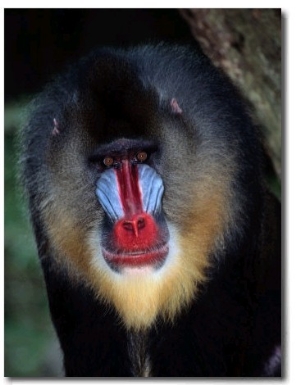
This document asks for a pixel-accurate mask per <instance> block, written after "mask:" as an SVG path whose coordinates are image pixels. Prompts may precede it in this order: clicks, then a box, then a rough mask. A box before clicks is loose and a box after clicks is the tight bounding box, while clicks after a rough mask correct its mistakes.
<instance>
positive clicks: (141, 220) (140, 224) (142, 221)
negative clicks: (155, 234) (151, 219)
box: [137, 218, 146, 229]
mask: <svg viewBox="0 0 300 385" xmlns="http://www.w3.org/2000/svg"><path fill="white" fill-rule="evenodd" d="M145 226H146V222H145V219H144V218H138V220H137V227H138V229H143V228H144V227H145Z"/></svg>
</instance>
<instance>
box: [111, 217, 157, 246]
mask: <svg viewBox="0 0 300 385" xmlns="http://www.w3.org/2000/svg"><path fill="white" fill-rule="evenodd" d="M114 236H115V242H116V245H117V247H120V248H122V249H123V250H126V251H129V252H130V251H134V250H144V249H147V248H149V247H151V246H153V245H154V244H155V241H156V240H157V238H158V231H157V225H156V223H155V220H154V218H153V217H152V216H151V215H149V214H147V213H141V214H135V215H132V216H131V217H129V218H123V219H120V220H119V221H118V222H117V223H116V224H115V228H114Z"/></svg>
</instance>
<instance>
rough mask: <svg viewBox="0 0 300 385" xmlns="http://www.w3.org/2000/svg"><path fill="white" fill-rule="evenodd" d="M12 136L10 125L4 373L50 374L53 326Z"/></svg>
mask: <svg viewBox="0 0 300 385" xmlns="http://www.w3.org/2000/svg"><path fill="white" fill-rule="evenodd" d="M7 122H8V121H6V123H7ZM15 122H16V120H13V123H15ZM6 127H7V126H6ZM15 141H16V130H13V129H12V126H10V129H9V130H7V129H6V135H5V194H4V199H5V222H4V223H5V313H4V314H5V376H6V377H33V376H45V375H51V376H52V375H55V374H53V373H54V372H53V373H52V374H51V368H50V370H49V368H48V364H47V363H46V362H45V357H46V356H47V354H48V350H49V349H50V347H51V344H52V343H53V338H54V331H53V328H52V325H51V322H50V316H49V311H48V305H47V298H46V292H45V286H44V282H43V277H42V273H41V269H40V266H39V261H38V258H37V251H36V247H35V244H34V240H33V235H32V231H31V228H30V225H29V221H28V218H27V215H26V210H25V209H24V202H22V195H21V192H20V190H21V189H20V187H19V186H18V183H17V177H16V176H17V161H16V159H17V154H16V146H15ZM57 355H59V353H57Z"/></svg>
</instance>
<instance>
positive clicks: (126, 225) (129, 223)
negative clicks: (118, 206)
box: [123, 221, 133, 231]
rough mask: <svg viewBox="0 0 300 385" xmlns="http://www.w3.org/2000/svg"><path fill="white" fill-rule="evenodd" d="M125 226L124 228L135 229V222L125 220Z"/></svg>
mask: <svg viewBox="0 0 300 385" xmlns="http://www.w3.org/2000/svg"><path fill="white" fill-rule="evenodd" d="M123 227H124V229H126V230H128V231H133V223H132V221H124V222H123Z"/></svg>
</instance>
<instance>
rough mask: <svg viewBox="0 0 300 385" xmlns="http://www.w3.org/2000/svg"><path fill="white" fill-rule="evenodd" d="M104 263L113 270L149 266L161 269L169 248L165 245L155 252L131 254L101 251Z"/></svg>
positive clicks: (141, 251)
mask: <svg viewBox="0 0 300 385" xmlns="http://www.w3.org/2000/svg"><path fill="white" fill-rule="evenodd" d="M102 251H103V256H104V259H105V261H106V262H107V263H108V265H109V266H110V267H112V268H113V269H117V270H119V269H120V268H126V267H128V268H137V267H145V266H150V267H154V268H156V269H157V268H159V267H161V266H162V265H163V264H164V262H165V260H166V258H167V255H168V252H169V246H168V245H167V244H165V245H163V246H161V247H159V248H157V249H155V250H150V251H149V250H140V251H135V252H133V253H127V252H126V253H124V252H120V253H119V252H118V253H113V252H111V251H108V250H106V249H102Z"/></svg>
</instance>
